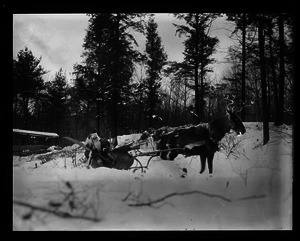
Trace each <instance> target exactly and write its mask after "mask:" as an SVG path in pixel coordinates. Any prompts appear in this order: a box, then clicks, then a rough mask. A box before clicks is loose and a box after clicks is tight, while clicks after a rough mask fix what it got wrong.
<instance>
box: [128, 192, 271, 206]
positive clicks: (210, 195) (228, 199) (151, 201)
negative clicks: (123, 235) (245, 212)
mask: <svg viewBox="0 0 300 241" xmlns="http://www.w3.org/2000/svg"><path fill="white" fill-rule="evenodd" d="M130 194H131V193H129V194H128V195H127V196H126V197H125V198H124V199H123V200H122V201H126V200H127V199H128V197H129V196H130ZM191 194H201V195H204V196H207V197H211V198H219V199H222V200H224V201H226V202H233V201H244V200H249V199H258V198H264V197H266V195H265V194H262V195H252V196H246V197H242V198H237V199H230V198H226V197H223V196H222V195H219V194H211V193H207V192H202V191H190V192H181V193H178V192H173V193H170V194H168V195H166V196H164V197H161V198H158V199H156V200H150V201H148V202H137V203H129V204H128V206H131V207H142V206H150V207H152V205H153V204H157V203H160V202H163V201H165V200H166V199H167V198H170V197H173V196H184V195H191Z"/></svg>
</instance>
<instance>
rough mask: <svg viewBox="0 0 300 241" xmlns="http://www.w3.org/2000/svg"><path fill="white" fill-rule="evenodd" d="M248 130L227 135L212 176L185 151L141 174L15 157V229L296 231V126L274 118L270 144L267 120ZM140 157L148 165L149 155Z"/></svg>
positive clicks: (250, 125) (58, 160) (65, 160)
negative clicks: (264, 138) (264, 125)
mask: <svg viewBox="0 0 300 241" xmlns="http://www.w3.org/2000/svg"><path fill="white" fill-rule="evenodd" d="M245 127H246V133H245V134H244V135H243V136H239V137H236V136H234V135H232V134H228V135H227V136H225V137H224V138H223V140H222V143H223V144H224V148H223V149H222V150H221V151H220V152H217V153H216V154H215V158H214V163H213V164H214V172H213V175H209V174H208V170H207V169H206V170H205V172H204V173H203V174H199V171H200V165H201V164H200V161H199V159H200V158H199V157H187V158H185V157H184V156H182V155H179V156H178V157H177V158H176V159H175V160H174V161H162V160H160V158H159V157H154V158H153V159H152V160H151V162H150V164H149V167H148V169H145V172H143V173H142V172H141V169H137V170H134V169H131V170H115V169H108V168H97V169H92V168H91V169H86V168H85V167H74V166H73V165H72V163H71V161H72V159H71V158H70V157H67V158H64V157H58V158H54V159H52V160H51V161H48V162H46V163H44V164H41V160H38V159H37V158H35V156H29V157H18V156H14V157H13V199H14V205H13V228H14V230H220V229H221V230H223V229H229V230H235V229H243V230H251V229H256V230H257V229H263V230H265V229H291V228H292V182H293V163H292V161H293V158H292V157H293V153H292V149H293V145H292V127H291V126H286V125H283V126H280V127H275V126H274V125H273V123H270V141H269V143H268V144H266V145H262V136H263V133H262V124H261V123H256V122H249V123H245ZM126 138H127V139H128V138H130V136H127V137H126ZM121 139H122V138H121ZM123 139H124V138H123ZM151 150H152V149H147V148H146V146H145V147H143V148H142V149H141V151H151ZM81 155H82V154H81ZM79 156H80V153H79V154H78V157H79ZM78 157H77V158H78ZM138 159H139V161H140V162H141V163H142V164H143V165H146V163H147V161H148V159H149V157H138ZM135 165H136V162H135V163H134V164H133V166H135Z"/></svg>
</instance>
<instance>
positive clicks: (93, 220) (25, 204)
mask: <svg viewBox="0 0 300 241" xmlns="http://www.w3.org/2000/svg"><path fill="white" fill-rule="evenodd" d="M13 203H14V204H17V205H19V206H23V207H27V208H30V209H32V210H33V211H34V210H37V211H41V212H46V213H50V214H53V215H55V216H58V217H61V218H70V219H83V220H87V221H92V222H99V221H101V220H100V219H98V218H92V217H86V216H81V215H71V214H70V213H68V212H62V211H58V210H51V209H48V208H44V207H39V206H35V205H32V204H30V203H26V202H22V201H17V200H14V201H13Z"/></svg>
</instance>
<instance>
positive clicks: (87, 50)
mask: <svg viewBox="0 0 300 241" xmlns="http://www.w3.org/2000/svg"><path fill="white" fill-rule="evenodd" d="M88 16H89V25H88V29H87V30H86V35H85V38H84V41H83V52H82V58H83V61H82V62H81V63H76V64H74V67H73V76H74V78H73V79H72V80H71V82H68V81H67V77H66V74H65V72H64V70H63V69H60V70H59V71H58V72H57V73H55V76H54V78H52V79H51V80H50V81H45V80H44V79H43V75H45V74H46V73H47V70H45V69H44V68H43V67H42V66H41V65H40V62H41V59H42V57H40V58H37V57H35V56H34V55H33V54H32V52H31V50H29V49H28V48H27V47H25V48H24V49H23V50H20V51H19V53H18V54H17V57H16V59H14V61H13V126H14V128H24V129H31V130H39V131H49V132H57V133H58V134H59V135H60V136H66V135H69V136H73V137H74V138H78V139H83V138H85V137H86V135H87V134H88V133H90V132H91V131H93V130H96V131H97V132H98V133H99V134H100V136H102V137H106V138H110V137H116V136H117V135H122V134H129V133H134V132H135V133H138V132H142V131H143V130H146V129H148V128H158V127H161V126H163V125H169V126H177V125H184V124H189V123H199V122H207V121H209V120H211V119H212V118H214V117H216V116H220V115H221V114H224V113H225V107H226V105H227V104H228V99H232V100H234V106H235V107H236V109H237V110H238V111H240V113H239V114H240V115H241V117H242V120H243V121H262V122H263V123H264V134H265V136H264V137H265V141H266V142H267V140H268V136H267V135H268V122H269V121H274V122H275V124H277V125H281V124H283V123H289V124H290V123H292V120H293V115H294V110H293V87H294V86H293V81H294V76H295V72H294V58H295V57H294V49H295V47H294V38H295V23H294V19H293V16H292V15H290V14H283V13H279V14H263V15H262V14H259V13H257V14H253V13H252V14H248V13H239V14H234V13H230V14H229V13H228V14H219V13H218V14H216V13H209V14H207V13H188V14H180V13H176V14H173V16H174V17H175V18H177V19H178V20H180V21H181V22H182V24H174V26H175V28H176V32H175V33H174V34H176V35H178V36H174V37H181V36H182V35H183V36H185V40H184V42H183V44H184V51H183V56H184V59H183V61H182V62H176V61H168V56H167V53H166V52H165V50H164V46H163V43H162V40H161V37H160V36H159V33H158V25H157V23H156V22H155V19H154V17H153V15H152V14H142V13H97V14H88ZM220 17H223V18H226V20H227V21H230V22H232V23H234V24H235V29H234V31H233V32H232V33H231V37H232V38H234V39H235V42H236V44H235V45H233V46H231V47H230V48H229V50H228V62H230V63H231V65H230V68H228V70H227V72H226V73H225V74H224V76H223V78H222V79H220V80H218V83H214V82H212V81H211V80H210V77H209V75H208V73H209V72H211V71H212V68H211V64H213V63H215V62H216V61H218V60H216V59H214V58H213V57H212V55H213V54H214V53H216V51H217V45H218V43H219V40H218V38H216V37H211V36H210V31H211V26H212V24H213V22H214V21H215V20H216V19H218V18H220ZM133 31H136V32H139V33H141V34H144V35H145V38H146V44H145V51H144V52H139V51H138V50H137V46H138V44H137V42H136V40H135V38H134V35H133V34H132V33H133Z"/></svg>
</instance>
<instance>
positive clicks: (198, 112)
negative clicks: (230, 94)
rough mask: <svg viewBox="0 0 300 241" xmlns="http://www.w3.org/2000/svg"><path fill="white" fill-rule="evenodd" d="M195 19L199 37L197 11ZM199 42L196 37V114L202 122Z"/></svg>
mask: <svg viewBox="0 0 300 241" xmlns="http://www.w3.org/2000/svg"><path fill="white" fill-rule="evenodd" d="M195 20H196V27H195V28H196V34H195V35H196V38H198V25H199V15H198V14H197V13H196V15H195ZM198 44H199V40H198V39H196V43H195V46H196V59H195V66H194V68H195V76H194V78H195V111H196V115H197V119H198V122H199V123H200V118H201V117H200V103H199V100H200V99H199V73H198V71H199V63H198V60H197V57H198V54H199V49H198V47H199V46H198Z"/></svg>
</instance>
